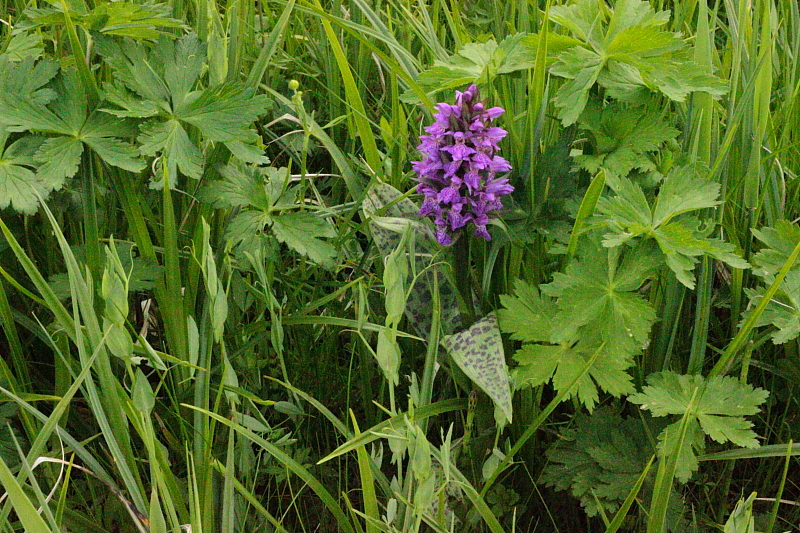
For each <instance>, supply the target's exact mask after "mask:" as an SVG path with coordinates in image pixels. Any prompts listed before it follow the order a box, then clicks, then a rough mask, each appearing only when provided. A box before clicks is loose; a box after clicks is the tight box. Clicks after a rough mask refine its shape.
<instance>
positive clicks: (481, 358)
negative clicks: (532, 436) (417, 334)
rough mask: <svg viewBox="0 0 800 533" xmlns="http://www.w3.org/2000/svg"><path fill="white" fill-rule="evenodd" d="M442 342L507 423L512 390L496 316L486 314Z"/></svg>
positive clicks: (509, 417)
mask: <svg viewBox="0 0 800 533" xmlns="http://www.w3.org/2000/svg"><path fill="white" fill-rule="evenodd" d="M443 342H444V346H445V348H447V351H448V352H449V353H450V356H451V357H452V358H453V361H455V362H456V364H457V365H458V367H459V368H460V369H461V370H463V371H464V373H465V374H466V375H467V376H469V378H470V379H471V380H472V381H473V382H474V383H475V384H476V385H478V386H479V387H480V388H481V390H483V391H484V392H485V393H486V394H487V395H488V396H489V397H490V398H491V399H492V401H493V402H494V404H495V406H496V407H497V408H499V409H500V410H501V411H502V413H503V415H504V416H505V419H506V420H507V421H508V422H509V423H510V422H511V415H512V407H511V387H510V385H509V382H508V369H507V368H506V358H505V352H504V351H503V341H502V339H501V338H500V328H499V327H498V325H497V315H495V314H494V313H492V314H489V315H487V316H485V317H484V318H482V319H480V320H478V321H477V322H475V324H473V325H472V326H471V327H470V328H469V329H467V330H464V331H462V332H460V333H456V334H455V335H449V336H446V337H444V339H443Z"/></svg>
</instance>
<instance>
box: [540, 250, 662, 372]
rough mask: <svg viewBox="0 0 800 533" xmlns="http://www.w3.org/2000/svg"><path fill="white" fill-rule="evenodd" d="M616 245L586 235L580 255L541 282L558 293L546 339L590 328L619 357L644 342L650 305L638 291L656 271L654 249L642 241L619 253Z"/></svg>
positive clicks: (652, 313) (544, 289) (564, 338)
mask: <svg viewBox="0 0 800 533" xmlns="http://www.w3.org/2000/svg"><path fill="white" fill-rule="evenodd" d="M620 251H621V250H620V249H618V248H610V249H609V248H602V247H601V246H599V243H597V242H596V241H595V240H594V238H592V239H591V240H587V241H585V243H584V246H583V250H581V249H580V247H579V259H578V260H577V261H572V262H570V264H569V266H568V267H567V270H566V272H564V273H556V274H555V275H554V276H553V282H552V283H550V284H548V285H543V286H542V287H541V290H542V292H544V293H545V294H547V295H549V296H552V297H557V298H558V308H559V311H558V313H557V314H556V315H555V317H554V319H553V323H554V329H553V331H552V332H551V339H550V340H551V342H554V343H562V342H567V341H573V342H574V340H576V339H577V338H579V337H580V336H581V335H583V332H591V334H592V337H599V338H600V339H601V340H602V341H604V342H606V343H607V346H606V349H607V350H608V351H610V352H611V353H612V354H615V355H618V356H619V357H621V358H623V359H624V358H626V357H627V356H630V355H632V354H634V353H636V352H637V351H639V350H641V348H642V346H644V344H645V343H647V342H648V340H649V333H650V327H651V325H652V324H653V321H654V320H655V311H654V310H653V308H652V307H651V306H650V304H649V303H648V302H647V301H646V300H645V299H644V298H642V297H641V296H640V295H639V294H638V292H637V291H638V289H639V287H641V285H642V284H643V283H644V282H645V280H646V279H648V278H649V277H650V276H652V275H653V273H654V272H655V270H654V269H655V268H656V267H657V265H658V262H657V260H656V258H657V255H656V254H655V252H654V250H653V248H652V247H651V246H648V245H646V244H645V245H642V246H639V247H637V248H634V249H629V250H627V252H626V253H625V254H624V256H622V257H621V254H620Z"/></svg>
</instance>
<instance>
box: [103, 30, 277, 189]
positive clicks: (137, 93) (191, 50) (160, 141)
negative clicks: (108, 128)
mask: <svg viewBox="0 0 800 533" xmlns="http://www.w3.org/2000/svg"><path fill="white" fill-rule="evenodd" d="M97 49H98V52H99V53H100V54H101V55H102V56H103V58H104V59H105V61H106V62H107V63H108V64H109V65H111V66H112V70H113V72H114V78H115V82H114V83H111V84H107V85H106V86H105V87H104V93H103V96H104V98H105V99H106V101H107V102H108V104H110V106H104V107H102V108H101V110H102V111H103V112H105V113H108V114H110V115H116V116H120V117H139V118H150V120H149V121H148V122H147V123H145V124H144V125H143V126H142V128H141V135H140V136H139V138H138V142H139V143H140V151H141V153H142V154H143V155H146V156H151V157H158V156H163V157H164V158H166V160H167V169H168V171H169V175H170V184H171V186H175V185H176V183H177V180H176V179H175V178H176V175H177V173H178V171H180V173H182V174H183V175H185V176H188V177H191V178H195V179H199V178H200V176H201V175H202V173H203V166H204V157H203V152H202V150H201V149H200V146H199V145H198V143H197V142H195V141H194V140H192V136H190V134H189V131H188V130H187V128H189V129H194V128H196V130H197V131H199V132H200V133H201V134H202V138H203V139H204V140H206V141H213V142H224V143H237V144H236V145H234V147H233V151H235V152H236V153H239V154H242V155H245V156H246V160H247V161H249V162H258V163H261V162H263V160H264V159H263V149H262V147H261V140H260V138H259V136H258V134H257V133H256V132H255V130H254V129H253V127H252V125H253V123H254V122H255V120H256V119H257V118H258V116H260V115H262V114H264V113H266V112H267V110H268V109H269V104H270V100H269V98H268V97H267V96H266V95H257V94H255V93H254V91H253V90H252V89H249V88H247V87H245V86H243V85H240V84H235V83H222V84H220V85H217V86H215V87H211V88H206V89H198V85H199V84H200V78H201V75H202V74H203V71H204V68H205V64H206V46H205V44H203V43H202V42H201V41H200V40H199V39H198V38H197V36H196V35H194V34H188V35H185V36H183V37H181V38H180V39H177V40H171V39H170V38H168V37H166V36H163V35H162V36H161V37H160V38H159V39H158V42H157V43H156V45H155V46H154V47H153V48H152V49H150V50H149V49H147V48H146V47H145V46H143V45H142V44H140V43H136V42H133V41H130V40H122V41H116V40H113V39H109V38H107V37H103V36H98V39H97ZM259 154H260V155H259ZM152 186H153V187H155V188H158V187H160V186H161V180H160V179H156V181H154V182H153V183H152Z"/></svg>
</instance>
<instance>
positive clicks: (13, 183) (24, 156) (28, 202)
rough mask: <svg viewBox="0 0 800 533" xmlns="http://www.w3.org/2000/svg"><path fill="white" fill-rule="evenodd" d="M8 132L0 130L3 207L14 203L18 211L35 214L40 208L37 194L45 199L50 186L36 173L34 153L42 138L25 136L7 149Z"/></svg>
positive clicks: (13, 207) (1, 195) (1, 206)
mask: <svg viewBox="0 0 800 533" xmlns="http://www.w3.org/2000/svg"><path fill="white" fill-rule="evenodd" d="M7 139H8V134H7V133H5V132H3V131H2V130H0V209H5V208H6V207H9V206H11V208H12V209H14V210H15V211H16V212H18V213H22V214H25V215H32V214H34V213H35V212H36V210H37V209H38V207H39V200H38V198H37V195H38V196H41V197H43V198H46V197H47V195H48V194H49V193H50V189H49V188H48V187H47V185H46V184H45V183H43V182H42V181H41V179H40V178H39V177H38V176H37V175H36V173H35V169H36V163H35V162H34V160H33V154H34V153H35V152H36V150H37V149H38V148H39V146H40V145H41V144H42V142H43V141H44V139H42V138H41V137H22V138H21V139H19V140H17V141H15V142H13V143H12V144H11V145H10V146H8V148H6V147H5V144H6V142H7Z"/></svg>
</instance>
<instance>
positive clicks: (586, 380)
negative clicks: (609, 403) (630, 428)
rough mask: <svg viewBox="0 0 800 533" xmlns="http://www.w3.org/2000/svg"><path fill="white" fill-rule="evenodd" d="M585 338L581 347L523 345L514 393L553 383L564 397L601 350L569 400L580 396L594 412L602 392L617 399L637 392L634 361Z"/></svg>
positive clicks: (514, 376) (517, 356)
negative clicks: (634, 384)
mask: <svg viewBox="0 0 800 533" xmlns="http://www.w3.org/2000/svg"><path fill="white" fill-rule="evenodd" d="M585 336H586V338H585V339H581V340H579V341H578V342H577V343H572V342H570V341H564V342H562V343H560V344H557V345H544V344H525V345H523V346H522V348H520V349H519V350H518V351H517V352H516V353H515V354H514V361H516V362H517V366H516V367H515V368H514V370H512V372H511V377H512V382H513V383H514V389H515V390H522V389H525V388H528V387H537V386H539V385H543V384H545V383H548V382H550V381H551V380H552V382H553V388H554V389H555V390H556V391H557V392H559V393H560V392H562V391H564V390H565V389H566V388H567V387H568V386H569V384H570V383H572V381H573V380H574V379H575V377H576V376H577V375H578V374H580V373H581V372H582V371H583V368H584V367H585V366H586V362H587V361H589V359H590V358H591V357H592V356H593V355H594V354H595V352H597V350H601V352H600V354H599V355H598V356H597V359H595V362H594V363H593V364H592V366H591V368H589V371H588V372H587V374H585V375H584V376H582V377H581V378H580V379H579V380H578V382H577V384H576V385H575V387H574V389H572V390H571V391H570V393H569V395H568V398H571V397H573V396H576V397H577V398H578V401H580V402H581V403H582V404H583V405H584V406H585V407H586V408H587V409H588V410H590V411H591V410H592V409H594V407H595V405H597V403H598V401H599V399H600V394H599V391H598V388H599V389H600V390H603V391H605V392H607V393H609V394H611V395H612V396H614V397H617V398H618V397H620V396H622V395H624V394H631V393H632V392H634V391H635V388H634V386H633V382H632V378H631V376H630V374H628V372H627V369H628V368H630V366H631V365H632V364H633V361H632V359H631V357H629V356H625V355H624V354H620V353H618V352H616V353H615V352H613V351H611V350H610V349H608V348H606V347H605V346H603V345H602V343H601V342H600V340H599V339H598V338H594V339H592V338H591V335H590V334H589V333H588V332H586V334H585Z"/></svg>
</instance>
